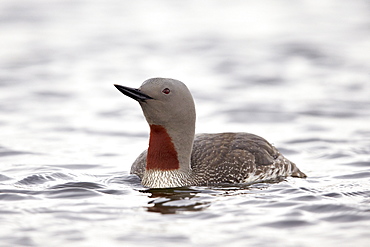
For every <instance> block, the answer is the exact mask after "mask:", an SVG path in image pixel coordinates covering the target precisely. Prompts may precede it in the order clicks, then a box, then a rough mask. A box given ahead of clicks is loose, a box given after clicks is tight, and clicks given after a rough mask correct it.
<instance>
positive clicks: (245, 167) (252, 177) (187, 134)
mask: <svg viewBox="0 0 370 247" xmlns="http://www.w3.org/2000/svg"><path fill="white" fill-rule="evenodd" d="M114 86H115V87H116V88H117V89H118V90H119V91H120V92H121V93H123V94H124V95H126V96H128V97H130V98H132V99H134V100H136V101H137V102H139V104H140V106H141V109H142V111H143V113H144V116H145V118H146V121H147V122H148V124H149V128H150V135H149V146H148V148H147V149H145V150H144V151H143V152H142V153H141V154H140V155H139V156H138V157H137V159H136V160H135V161H134V163H133V164H132V166H131V171H130V174H135V175H137V176H138V177H139V178H140V180H141V184H142V185H143V186H144V187H147V188H177V187H190V186H222V185H228V184H253V183H259V182H265V181H281V179H284V178H286V177H288V176H292V177H299V178H305V177H306V174H304V173H303V172H301V171H300V170H299V169H298V167H297V166H296V165H295V164H294V163H293V162H291V161H289V160H288V159H287V158H285V157H284V156H283V155H282V154H281V153H280V152H279V151H278V149H277V148H275V147H274V146H273V145H271V144H270V143H269V142H267V141H266V140H265V139H264V138H262V137H260V136H257V135H254V134H250V133H245V132H225V133H201V134H195V122H196V111H195V103H194V99H193V97H192V94H191V92H190V90H189V89H188V87H187V86H186V85H185V84H184V83H183V82H181V81H179V80H175V79H171V78H160V77H158V78H151V79H148V80H146V81H144V82H143V83H142V85H141V86H140V87H139V88H137V89H136V88H130V87H126V86H122V85H118V84H114Z"/></svg>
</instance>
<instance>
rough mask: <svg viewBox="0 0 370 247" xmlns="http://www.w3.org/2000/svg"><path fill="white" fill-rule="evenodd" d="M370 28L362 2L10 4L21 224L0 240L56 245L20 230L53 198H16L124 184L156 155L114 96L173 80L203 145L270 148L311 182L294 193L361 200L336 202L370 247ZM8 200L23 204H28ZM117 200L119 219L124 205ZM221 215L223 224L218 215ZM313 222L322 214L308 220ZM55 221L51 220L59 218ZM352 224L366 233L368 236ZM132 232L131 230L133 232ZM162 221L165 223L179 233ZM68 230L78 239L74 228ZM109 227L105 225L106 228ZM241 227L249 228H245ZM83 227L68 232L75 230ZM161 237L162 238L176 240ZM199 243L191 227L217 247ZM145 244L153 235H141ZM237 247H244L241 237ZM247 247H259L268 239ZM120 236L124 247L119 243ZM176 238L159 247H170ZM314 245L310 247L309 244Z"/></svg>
mask: <svg viewBox="0 0 370 247" xmlns="http://www.w3.org/2000/svg"><path fill="white" fill-rule="evenodd" d="M369 16H370V3H369V1H366V0H354V1H345V0H339V1H338V0H326V1H315V2H313V1H308V0H298V1H286V0H281V1H272V0H268V1H252V0H248V1H241V0H235V1H223V0H212V1H211V0H205V1H195V0H189V1H177V0H176V1H168V0H157V1H144V0H136V1H118V0H107V1H94V0H91V1H84V0H73V1H72V0H1V2H0V47H1V48H0V186H3V189H4V188H6V189H8V190H9V191H7V192H6V193H7V194H6V195H8V196H4V197H3V200H4V204H3V206H2V208H4V210H5V209H6V210H8V211H6V210H5V211H6V212H7V214H9V212H11V213H12V214H17V213H19V215H23V216H22V217H21V218H19V219H17V218H11V217H9V216H5V215H3V216H2V217H3V219H4V220H5V221H6V222H8V223H7V224H5V225H4V226H3V227H5V226H7V227H8V229H9V234H10V231H12V232H18V234H16V235H15V236H13V237H2V238H1V239H2V240H3V241H5V240H7V241H9V243H11V244H12V246H14V245H13V244H15V243H21V244H29V246H37V245H39V244H40V243H43V242H44V241H50V240H52V239H53V236H54V235H53V234H55V232H54V233H50V232H46V233H44V235H42V237H40V236H39V235H37V233H38V232H39V231H40V229H43V228H44V227H45V226H44V225H42V224H41V223H40V225H33V227H34V228H33V229H34V232H35V233H32V231H30V232H28V233H27V231H26V230H25V229H28V227H30V225H27V223H25V225H26V226H27V227H25V228H22V227H20V226H19V225H18V223H17V222H19V220H20V219H24V218H23V217H25V218H26V219H27V217H28V216H29V215H28V213H25V212H29V211H30V208H31V209H32V208H33V209H34V211H32V210H31V212H35V211H37V212H39V211H40V210H41V209H40V207H42V208H47V207H49V206H47V205H49V203H50V202H49V201H48V200H46V201H42V202H43V203H41V204H42V206H36V205H34V204H32V203H31V202H30V201H28V199H30V197H32V196H31V194H32V193H29V192H25V193H22V192H20V191H19V188H21V189H29V188H30V187H32V188H33V190H35V191H39V193H41V194H39V196H40V197H41V198H43V199H45V198H44V196H45V197H46V198H47V196H46V195H45V194H43V193H44V192H45V191H44V190H45V189H47V188H49V187H50V186H52V185H60V184H63V183H67V182H71V181H91V182H93V183H96V184H98V185H99V186H108V187H109V188H111V186H113V185H111V184H109V183H107V182H106V181H105V180H103V179H106V178H108V177H110V176H118V175H122V174H123V175H124V176H128V175H127V174H128V171H129V169H130V166H131V163H132V162H133V160H134V159H135V158H136V157H137V155H138V154H139V153H140V152H141V151H142V150H143V149H145V148H146V147H147V142H148V140H147V137H148V127H147V124H146V122H145V119H144V117H143V116H142V113H141V109H140V107H139V105H138V104H137V102H134V101H133V100H130V99H129V98H127V97H125V96H124V95H122V94H121V93H119V92H118V91H117V90H116V89H115V88H114V86H113V84H121V85H125V86H129V87H139V86H140V85H141V83H142V82H143V81H144V80H146V79H148V78H151V77H170V78H174V79H178V80H180V81H183V82H184V83H185V84H187V86H188V87H189V89H190V91H191V92H192V93H193V96H194V98H195V101H196V106H197V129H196V131H197V132H226V131H232V132H236V131H243V132H250V133H254V134H258V135H261V136H263V137H264V138H266V139H267V140H268V141H270V142H272V143H273V144H275V145H276V146H277V147H278V148H279V149H280V150H281V151H282V153H284V154H286V156H288V158H291V159H292V160H293V161H294V162H295V163H297V164H299V165H298V166H299V168H300V169H301V170H302V171H304V172H305V173H307V175H308V176H309V178H310V177H311V180H305V181H306V182H296V183H305V184H301V185H300V186H301V187H305V188H310V189H307V190H306V191H308V190H309V191H316V192H317V191H321V190H326V189H327V188H331V189H330V191H331V192H333V193H334V192H335V193H339V194H340V193H344V194H345V193H347V196H348V195H352V196H350V197H346V196H345V195H344V194H340V195H341V196H340V198H342V199H343V200H342V201H335V202H333V205H337V204H340V205H343V204H344V205H347V200H349V201H351V200H354V201H351V203H350V204H351V205H352V203H355V204H356V205H359V206H354V208H352V209H350V210H349V209H348V208H346V209H344V211H345V212H348V211H349V212H350V214H349V215H350V216H349V219H348V221H349V222H351V223H354V222H355V223H356V224H357V228H356V227H354V229H353V230H352V232H350V233H347V234H351V235H348V236H347V237H348V239H351V238H352V237H356V239H357V244H358V245H362V244H364V243H365V242H366V240H369V238H368V236H367V237H366V233H365V232H364V231H363V230H361V229H366V227H367V228H368V227H369V226H370V225H369V222H370V220H369V215H368V211H366V210H369V207H368V205H369V204H368V203H369V189H368V188H369V187H368V186H369V185H370V184H369V178H370V170H369V166H370V163H369V162H370V158H369V154H370V127H369V126H370V124H369V123H370V81H369V78H370V77H369V76H370V69H369V65H370V19H369ZM55 172H57V174H56V173H55ZM22 181H23V182H22ZM104 181H105V182H104ZM4 186H5V187H4ZM99 186H98V187H99ZM275 186H277V185H275ZM298 187H299V186H298ZM268 188H270V187H268ZM324 188H325V189H324ZM85 189H86V188H85ZM90 189H91V188H90ZM121 190H123V191H125V193H127V194H126V196H127V198H126V200H125V201H130V203H129V205H127V210H128V212H130V213H137V212H138V211H137V210H138V208H142V207H143V205H146V203H148V200H149V199H148V198H147V196H146V195H142V194H140V193H139V192H135V193H134V194H130V193H133V192H129V191H132V188H131V187H130V185H129V186H128V188H126V187H124V188H121ZM3 192H4V191H3ZM94 192H96V191H95V190H94ZM121 192H122V191H121ZM316 192H312V193H316ZM357 192H358V193H359V194H358V197H355V199H354V197H353V195H354V194H353V193H357ZM4 193H5V192H4ZM45 193H46V192H45ZM48 193H51V194H53V193H54V192H48ZM251 193H253V192H251ZM266 193H267V192H266ZM271 193H272V192H271ZM302 193H303V192H302ZM320 193H321V192H320ZM320 193H319V196H321V195H322V194H320ZM322 193H324V192H322ZM325 193H329V192H328V191H326V192H325ZM325 193H324V194H325ZM348 193H349V194H348ZM351 193H352V194H351ZM64 196H65V197H70V196H72V195H70V194H67V195H64ZM64 196H61V197H60V201H53V202H52V203H51V204H52V205H53V207H56V208H58V207H60V206H61V204H63V203H64V201H63V199H65V198H64ZM280 196H282V195H280ZM316 196H318V195H316ZM14 198H18V199H17V200H18V202H19V200H21V202H23V203H22V206H20V204H19V203H16V202H15V201H14ZM103 198H104V200H107V198H106V197H103ZM242 198H243V197H242ZM283 198H284V197H283ZM349 198H350V199H349ZM240 199H241V198H239V197H235V198H234V200H236V201H235V204H233V202H232V201H230V202H229V204H230V205H232V206H235V207H237V208H238V207H239V206H240V205H239V204H238V203H239V200H240ZM285 199H286V200H289V198H285ZM316 199H317V198H316ZM22 200H23V201H22ZM111 200H113V199H112V198H111ZM197 200H202V199H199V198H198V199H197ZM207 200H208V199H207ZM219 200H222V199H219ZM246 200H248V199H246ZM339 200H341V199H339ZM44 203H45V205H44ZM99 203H102V201H100V202H99ZM112 203H113V202H112ZM116 203H117V205H120V206H122V201H119V202H118V201H117V202H116ZM123 204H124V203H123ZM71 205H74V204H73V203H72V204H70V205H69V206H70V207H67V208H66V209H65V210H66V212H67V213H66V214H67V215H68V212H69V213H71V211H73V210H71V209H72V206H71ZM186 205H187V204H186ZM230 205H229V206H230ZM236 205H238V206H236ZM329 205H331V204H330V203H329ZM74 206H75V205H74ZM224 206H226V205H224ZM232 206H231V207H232ZM277 208H279V207H277ZM329 208H330V210H331V209H332V208H331V207H330V206H329ZM210 210H211V212H213V211H212V209H210ZM214 210H216V211H214V212H213V213H214V214H215V215H221V214H222V212H224V211H225V208H223V207H222V206H218V207H214ZM218 210H219V211H218ZM235 210H236V209H235ZM271 210H274V208H272V209H271ZM279 210H280V209H279ZM330 210H329V211H330ZM358 210H359V211H358ZM41 211H42V210H41ZM175 211H176V210H175ZM339 211H340V212H341V213H343V212H342V211H341V210H339ZM139 212H141V211H139ZM235 212H238V215H240V214H243V213H241V212H239V211H237V210H236V211H235ZM243 212H244V211H243ZM275 212H278V210H277V211H274V213H275ZM310 212H315V213H316V211H315V209H311V211H310ZM365 212H367V214H366V213H365ZM49 213H50V215H51V216H50V217H51V218H53V217H54V216H55V215H54V213H53V212H49ZM231 214H233V213H231ZM363 214H364V215H365V216H364V215H363ZM24 215H26V216H24ZM263 215H269V214H268V213H267V214H266V213H263ZM353 215H360V216H361V217H360V218H362V219H365V220H364V221H361V224H359V223H358V222H357V220H358V218H356V217H355V218H351V216H353ZM138 217H139V218H140V219H141V220H142V221H140V224H146V222H147V221H145V219H148V217H149V216H148V215H147V214H145V213H143V212H141V213H139V216H138ZM287 217H288V216H287ZM310 217H311V218H312V216H310ZM310 217H308V218H310ZM325 217H326V216H325ZM216 218H217V217H216ZM308 218H307V220H308ZM313 218H314V219H315V220H316V221H315V222H310V224H309V225H312V226H315V227H316V228H317V230H315V229H314V228H313V227H311V228H308V229H306V230H307V232H311V233H313V234H321V233H322V232H323V229H325V228H323V225H321V221H320V219H319V218H315V217H313ZM39 219H43V218H42V217H41V216H40V218H39ZM53 219H54V218H53ZM53 219H47V220H45V221H46V222H54V221H53ZM366 219H367V220H366ZM17 220H18V221H17ZM69 220H71V219H69ZM131 220H132V221H131V223H130V224H133V225H135V223H133V222H136V224H138V225H139V223H138V222H137V221H135V220H134V219H131ZM136 220H137V219H136ZM156 220H159V219H157V218H156ZM161 220H162V221H163V222H165V223H164V224H165V225H166V224H167V225H169V226H171V223H170V222H172V221H171V220H169V219H165V218H161ZM167 220H169V221H168V222H167ZM258 220H259V221H260V220H261V219H258ZM335 220H337V219H335ZM335 220H334V221H333V222H335ZM25 221H26V222H27V220H25ZM266 221H269V220H267V219H266ZM308 221H309V220H308ZM55 222H59V221H55ZM55 222H54V223H55ZM68 222H69V224H70V227H71V225H73V224H74V223H70V222H74V221H73V220H71V221H68ZM86 222H90V220H86ZM207 222H208V221H206V223H204V224H205V225H204V226H205V227H206V228H207V227H209V226H211V225H213V224H215V222H214V221H211V222H209V225H208V226H207ZM333 222H332V221H331V220H329V223H330V224H329V225H330V227H332V228H330V227H329V229H330V230H334V232H336V233H338V235H339V236H342V237H343V238H345V237H346V236H344V235H345V234H343V232H341V230H339V228H340V229H342V228H346V227H348V225H344V226H343V225H342V226H334V224H333V225H331V223H333ZM326 223H327V222H326V221H325V223H324V225H325V224H326ZM115 224H117V222H115V223H112V224H111V225H110V224H109V223H107V225H108V228H110V227H111V226H112V225H115ZM189 224H190V222H189ZM31 225H32V224H31ZM234 226H239V227H240V226H243V227H251V225H245V223H244V225H238V224H237V223H236V225H234ZM277 226H278V227H277V228H284V227H286V225H279V224H277ZM325 226H326V227H327V225H325ZM351 226H352V225H351ZM84 227H85V225H84V226H83V227H81V229H80V231H78V230H76V229H74V230H73V231H77V232H79V233H81V232H82V231H83V230H82V229H85V230H86V228H84ZM336 227H338V229H337V228H336ZM31 228H32V227H31ZM92 229H93V228H92ZM97 229H100V228H97ZM130 229H131V230H132V231H134V232H136V231H137V229H136V228H130ZM140 229H141V228H140ZM166 229H167V231H168V232H169V235H171V234H172V233H174V232H172V230H171V228H166ZM67 230H71V229H67ZM95 230H96V229H95ZM100 230H101V229H100ZM199 230H200V229H197V228H195V229H194V230H193V232H192V233H189V235H186V236H184V238H186V239H190V240H191V241H190V242H191V243H203V242H202V241H205V242H204V243H212V240H209V242H207V241H206V240H202V241H201V239H202V237H200V238H195V240H194V238H193V237H191V236H194V235H191V234H195V233H196V232H199ZM277 230H279V229H277ZM127 231H128V230H127ZM173 231H175V233H174V234H175V236H178V235H176V234H179V233H178V232H176V230H173ZM179 231H180V230H179ZM215 232H218V233H217V234H219V235H218V236H220V237H219V238H217V237H216V238H215V241H216V240H217V243H220V245H221V244H222V243H223V242H222V241H226V242H227V241H229V240H228V238H227V237H225V238H222V236H224V235H223V234H224V232H223V230H222V229H218V230H215ZM289 232H290V230H287V231H285V232H283V233H277V232H275V231H273V230H271V231H268V232H267V233H266V232H265V231H264V230H260V235H265V234H272V235H271V236H273V237H271V240H272V241H276V240H279V238H284V239H285V240H286V238H287V237H288V236H289V237H290V235H289ZM90 233H91V234H90V235H89V236H86V238H85V239H84V243H87V244H88V243H94V241H95V240H94V237H93V236H94V233H93V231H92V230H91V232H90ZM129 233H130V231H128V232H127V234H128V235H129ZM143 233H148V232H146V231H145V229H144V230H143ZM3 234H5V235H3V236H8V235H7V233H6V232H5V233H3ZM86 234H87V233H86ZM117 234H118V233H117ZM274 234H275V235H274ZM25 236H27V237H25ZM104 236H105V237H106V239H108V238H109V239H111V238H110V237H111V235H109V234H108V235H104V234H103V237H102V239H105V237H104ZM181 236H182V235H181ZM214 236H216V235H214ZM231 236H234V238H235V239H239V240H241V241H242V240H244V238H243V236H240V235H238V234H237V233H235V234H234V235H231ZM302 237H303V236H302V233H297V236H296V238H293V240H292V241H293V242H289V244H291V245H290V246H296V245H295V244H294V243H296V244H299V245H300V246H304V243H305V242H300V238H302ZM251 238H252V242H253V243H257V244H260V246H263V241H262V240H261V239H258V238H253V237H251ZM22 239H23V240H22ZM115 239H116V240H117V239H118V240H117V241H118V242H120V239H121V240H122V236H121V237H116V238H115ZM174 239H175V240H176V237H175V238H174ZM174 239H172V240H171V239H170V240H169V239H167V240H166V241H167V243H169V244H173V243H174V242H176V241H175V240H174ZM197 239H198V240H197ZM59 240H60V241H59ZM59 240H56V239H54V241H56V242H55V244H57V245H58V244H61V245H62V244H68V243H73V244H74V245H75V244H77V242H74V240H70V239H67V240H65V239H63V240H62V239H59ZM131 240H132V241H133V243H136V241H137V240H135V239H131ZM152 240H153V239H152ZM180 240H181V238H180ZM316 240H318V239H316ZM319 240H320V242H321V243H326V244H327V246H330V245H331V244H337V243H336V242H335V237H334V238H333V236H328V235H325V234H324V235H323V236H322V238H319ZM27 241H28V242H27ZM58 241H59V242H58ZM260 241H262V242H260ZM306 241H308V240H307V239H306ZM310 241H312V242H310ZM310 241H308V242H307V243H308V244H312V243H316V242H315V239H312V240H310ZM337 241H339V240H338V239H337ZM180 242H181V241H180ZM339 242H340V243H342V241H339ZM176 243H177V242H176ZM275 243H276V242H275ZM283 243H284V242H283ZM111 244H113V242H112V243H111ZM265 244H266V242H265ZM289 244H288V243H287V242H285V244H284V246H289ZM55 246H56V245H55ZM75 246H76V245H75ZM81 246H82V245H81ZM111 246H113V245H111ZM311 246H312V245H311ZM337 246H338V245H337ZM363 246H364V245H363Z"/></svg>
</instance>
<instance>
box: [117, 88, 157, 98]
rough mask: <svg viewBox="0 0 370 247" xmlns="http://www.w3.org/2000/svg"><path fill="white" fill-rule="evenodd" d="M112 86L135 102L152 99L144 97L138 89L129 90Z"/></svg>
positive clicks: (147, 96)
mask: <svg viewBox="0 0 370 247" xmlns="http://www.w3.org/2000/svg"><path fill="white" fill-rule="evenodd" d="M114 86H115V87H116V88H117V89H118V90H119V91H120V92H121V93H123V94H124V95H126V96H128V97H130V98H132V99H134V100H136V101H145V100H148V99H153V98H152V97H150V96H149V95H146V94H145V93H142V92H141V91H140V90H139V89H136V88H130V87H125V86H121V85H117V84H114Z"/></svg>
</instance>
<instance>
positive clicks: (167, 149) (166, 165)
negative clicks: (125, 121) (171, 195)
mask: <svg viewBox="0 0 370 247" xmlns="http://www.w3.org/2000/svg"><path fill="white" fill-rule="evenodd" d="M179 168H180V164H179V160H178V158H177V152H176V149H175V146H174V144H173V142H172V139H171V137H170V136H169V135H168V133H167V130H166V129H165V128H164V127H162V126H161V125H154V124H152V125H150V138H149V148H148V154H147V157H146V169H148V170H150V169H156V170H162V171H168V170H175V169H179Z"/></svg>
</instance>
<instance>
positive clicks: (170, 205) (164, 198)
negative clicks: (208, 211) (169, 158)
mask: <svg viewBox="0 0 370 247" xmlns="http://www.w3.org/2000/svg"><path fill="white" fill-rule="evenodd" d="M142 192H143V193H149V198H154V200H152V201H150V202H149V204H150V205H151V206H149V207H147V209H148V211H149V212H156V213H162V214H175V213H178V212H183V211H201V210H203V209H205V208H207V207H209V206H210V204H211V202H210V201H203V200H196V197H195V196H196V195H197V194H198V193H201V192H202V191H200V190H195V189H190V188H186V187H184V188H175V189H148V190H144V191H142Z"/></svg>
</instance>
